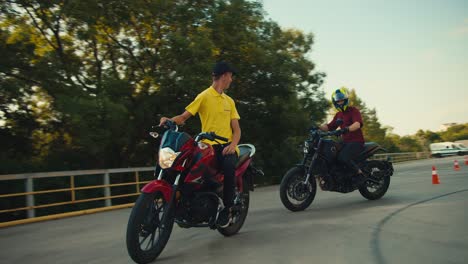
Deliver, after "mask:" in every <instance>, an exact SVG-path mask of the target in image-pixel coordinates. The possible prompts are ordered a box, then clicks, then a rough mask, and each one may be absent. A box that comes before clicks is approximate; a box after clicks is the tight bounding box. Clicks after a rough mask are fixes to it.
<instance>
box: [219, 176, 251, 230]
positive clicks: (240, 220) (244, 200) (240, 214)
mask: <svg viewBox="0 0 468 264" xmlns="http://www.w3.org/2000/svg"><path fill="white" fill-rule="evenodd" d="M237 195H239V198H240V201H239V205H238V208H239V210H236V211H235V212H233V217H232V223H231V224H230V225H229V226H227V227H225V228H221V227H218V228H217V229H218V232H219V233H221V234H222V235H224V236H232V235H235V234H237V233H238V232H239V230H240V229H241V228H242V226H243V225H244V222H245V219H246V218H247V213H248V212H249V204H250V192H249V188H248V186H247V184H246V182H245V181H244V188H243V192H242V193H238V194H237Z"/></svg>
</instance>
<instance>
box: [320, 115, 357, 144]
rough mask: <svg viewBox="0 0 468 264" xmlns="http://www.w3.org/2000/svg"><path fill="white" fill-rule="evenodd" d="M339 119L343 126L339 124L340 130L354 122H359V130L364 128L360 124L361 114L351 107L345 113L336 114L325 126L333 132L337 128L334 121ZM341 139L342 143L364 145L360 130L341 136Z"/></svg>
mask: <svg viewBox="0 0 468 264" xmlns="http://www.w3.org/2000/svg"><path fill="white" fill-rule="evenodd" d="M338 118H340V119H342V120H343V124H341V126H340V128H345V127H348V126H350V125H352V124H353V123H354V122H359V123H360V124H361V128H362V127H363V126H364V123H362V117H361V112H360V111H359V109H357V108H356V107H353V106H349V107H348V108H347V109H346V111H344V112H338V113H336V115H335V117H333V120H332V121H331V122H330V123H328V124H327V126H328V130H329V131H333V130H335V129H337V128H338V125H337V124H336V120H337V119H338ZM341 137H342V138H343V142H361V143H364V136H363V135H362V130H361V129H358V130H356V131H353V132H351V131H349V132H348V133H346V134H343V135H341Z"/></svg>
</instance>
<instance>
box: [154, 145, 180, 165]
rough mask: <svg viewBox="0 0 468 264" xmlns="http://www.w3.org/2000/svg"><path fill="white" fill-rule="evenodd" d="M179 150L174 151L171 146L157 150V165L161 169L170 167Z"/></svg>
mask: <svg viewBox="0 0 468 264" xmlns="http://www.w3.org/2000/svg"><path fill="white" fill-rule="evenodd" d="M179 154H180V152H175V151H174V150H172V149H171V148H162V149H160V150H159V166H161V168H163V169H167V168H170V167H171V166H172V163H174V160H175V159H176V158H177V156H179Z"/></svg>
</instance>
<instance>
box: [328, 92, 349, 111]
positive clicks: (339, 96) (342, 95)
mask: <svg viewBox="0 0 468 264" xmlns="http://www.w3.org/2000/svg"><path fill="white" fill-rule="evenodd" d="M341 100H344V103H343V104H342V105H339V104H338V103H337V101H341ZM332 102H333V105H334V106H335V108H336V110H338V111H340V112H344V111H346V109H348V103H349V96H348V90H346V88H344V87H343V88H340V89H336V90H335V91H334V92H333V93H332Z"/></svg>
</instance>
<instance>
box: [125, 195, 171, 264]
mask: <svg viewBox="0 0 468 264" xmlns="http://www.w3.org/2000/svg"><path fill="white" fill-rule="evenodd" d="M170 211H171V210H170V209H169V205H168V202H167V201H166V200H165V199H164V196H163V195H162V194H161V193H160V192H157V193H142V194H141V195H140V196H139V197H138V199H137V201H136V202H135V205H134V206H133V209H132V212H131V214H130V218H129V220H128V225H127V250H128V254H129V255H130V257H131V258H132V259H133V260H134V261H135V262H136V263H149V262H151V261H153V260H155V259H156V258H157V257H158V256H159V254H161V252H162V251H163V249H164V247H165V246H166V244H167V241H168V240H169V237H170V236H171V233H172V227H173V226H174V216H173V214H172V213H171V212H170Z"/></svg>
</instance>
